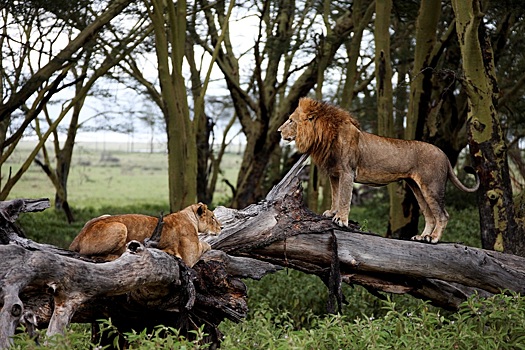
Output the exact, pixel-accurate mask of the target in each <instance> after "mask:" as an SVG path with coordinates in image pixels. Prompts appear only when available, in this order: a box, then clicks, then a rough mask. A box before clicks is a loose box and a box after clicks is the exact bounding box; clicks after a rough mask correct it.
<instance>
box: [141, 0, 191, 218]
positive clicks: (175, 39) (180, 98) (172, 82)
mask: <svg viewBox="0 0 525 350" xmlns="http://www.w3.org/2000/svg"><path fill="white" fill-rule="evenodd" d="M146 5H147V6H148V13H149V16H150V18H151V21H152V23H153V31H154V34H155V52H156V54H157V63H158V73H159V81H160V87H161V96H162V106H161V109H162V112H163V114H164V118H165V121H166V130H167V134H168V167H169V174H168V176H169V201H170V210H171V211H172V212H173V211H178V210H180V209H182V208H184V207H186V206H188V205H190V204H191V203H194V202H195V200H196V198H197V187H196V181H195V179H196V178H197V148H196V144H195V141H194V140H195V130H194V127H193V124H192V122H191V120H190V111H189V107H188V97H187V93H186V84H185V80H184V76H183V72H182V64H183V59H184V53H185V44H186V1H177V2H176V3H175V2H172V1H162V0H151V1H150V2H146Z"/></svg>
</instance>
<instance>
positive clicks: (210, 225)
mask: <svg viewBox="0 0 525 350" xmlns="http://www.w3.org/2000/svg"><path fill="white" fill-rule="evenodd" d="M157 221H158V218H156V217H153V216H147V215H141V214H124V215H103V216H100V217H98V218H95V219H92V220H90V221H88V222H87V223H86V224H85V225H84V227H83V228H82V230H81V231H80V233H79V234H78V236H77V237H76V238H75V239H74V240H73V242H71V245H70V246H69V249H70V250H73V251H76V252H79V253H80V254H83V255H89V256H97V257H100V258H102V259H103V260H106V261H110V260H114V259H116V258H118V257H119V256H120V255H122V253H124V251H125V250H126V244H127V243H128V242H129V241H132V240H137V241H140V242H143V241H144V239H146V238H149V237H150V236H151V235H152V233H153V231H154V229H155V227H156V225H157ZM163 221H164V225H163V226H162V232H161V235H160V241H159V242H158V245H157V246H156V248H158V249H161V250H163V251H165V252H166V253H168V254H171V255H175V256H177V257H179V258H181V259H182V260H183V261H184V263H185V264H186V265H188V266H189V267H192V266H193V265H195V263H196V262H197V261H198V260H199V258H200V257H201V255H202V254H203V253H205V252H207V251H208V250H210V249H211V247H210V245H209V244H208V243H207V242H203V241H200V240H199V233H203V234H212V235H218V234H219V233H220V232H221V224H220V223H219V221H218V220H217V219H216V218H215V215H214V214H213V212H212V211H210V210H209V209H208V207H207V206H206V204H202V203H198V204H193V205H190V206H189V207H186V208H184V209H182V210H181V211H178V212H176V213H172V214H168V215H166V216H164V218H163Z"/></svg>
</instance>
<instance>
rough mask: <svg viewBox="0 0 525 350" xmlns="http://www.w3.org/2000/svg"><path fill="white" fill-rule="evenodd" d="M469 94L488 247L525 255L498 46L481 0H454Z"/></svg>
mask: <svg viewBox="0 0 525 350" xmlns="http://www.w3.org/2000/svg"><path fill="white" fill-rule="evenodd" d="M452 5H453V8H454V13H455V14H456V28H457V34H458V39H459V43H460V47H461V56H462V59H463V70H464V74H465V81H464V85H465V89H466V91H467V95H468V104H469V111H468V136H469V145H470V154H471V155H472V157H473V162H474V167H475V169H476V171H477V173H478V174H479V177H480V180H481V184H480V190H479V191H478V206H479V212H480V220H481V238H482V244H483V247H484V248H485V249H494V250H498V251H505V252H509V253H513V254H519V255H525V242H524V241H525V240H524V239H523V232H520V230H519V227H518V226H517V225H516V221H515V219H514V206H513V202H512V186H511V183H510V176H509V167H508V160H507V146H506V144H505V139H504V135H503V131H502V129H501V125H500V121H499V117H498V114H497V112H496V108H495V104H496V101H497V97H498V85H497V79H496V74H495V70H494V60H493V52H492V48H491V45H490V41H489V38H488V36H487V34H486V31H485V27H484V25H483V13H482V9H481V5H482V4H481V1H478V0H474V1H469V2H463V1H457V0H454V1H452Z"/></svg>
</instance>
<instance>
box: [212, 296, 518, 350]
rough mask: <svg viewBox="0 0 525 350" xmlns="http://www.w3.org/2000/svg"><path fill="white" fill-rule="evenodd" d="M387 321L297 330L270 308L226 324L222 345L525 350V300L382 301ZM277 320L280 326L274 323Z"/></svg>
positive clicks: (341, 320) (315, 320) (327, 321)
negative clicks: (456, 306)
mask: <svg viewBox="0 0 525 350" xmlns="http://www.w3.org/2000/svg"><path fill="white" fill-rule="evenodd" d="M382 310H383V311H384V312H385V314H384V316H383V317H373V316H367V315H366V314H365V313H363V314H362V315H361V316H359V317H356V318H350V317H348V316H346V315H328V316H323V317H321V316H313V317H312V318H311V321H312V325H311V327H310V328H308V329H303V330H296V328H297V327H296V326H295V324H294V321H293V320H292V319H291V318H290V317H289V315H288V313H286V312H281V313H277V312H274V310H271V309H266V310H263V311H258V312H256V313H254V315H253V317H252V318H251V319H250V320H247V321H246V322H245V323H243V324H241V325H235V324H232V323H224V324H223V325H222V326H221V328H222V330H223V332H224V333H225V334H226V336H225V339H224V343H223V347H224V348H225V349H231V350H241V349H424V348H431V349H487V350H488V349H525V326H524V324H523V319H524V317H525V299H524V298H523V297H520V296H518V295H516V294H510V295H503V294H502V295H496V296H494V297H492V298H489V299H482V298H478V297H477V296H473V297H471V298H470V299H469V300H468V301H466V302H465V303H463V305H462V307H461V310H460V311H459V312H457V313H451V314H448V315H447V314H443V313H441V312H440V311H439V310H437V309H435V308H432V307H430V306H429V305H428V304H427V303H423V302H420V303H418V304H417V305H416V306H413V307H410V308H406V307H405V305H404V304H398V303H396V302H394V301H392V300H391V299H388V300H386V301H384V302H382ZM275 320H278V321H279V322H275Z"/></svg>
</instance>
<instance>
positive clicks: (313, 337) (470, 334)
mask: <svg viewBox="0 0 525 350" xmlns="http://www.w3.org/2000/svg"><path fill="white" fill-rule="evenodd" d="M79 146H81V147H78V148H77V151H76V153H75V158H74V163H73V165H74V166H73V167H72V172H71V180H70V183H69V196H70V202H71V205H72V207H73V209H74V215H75V217H76V219H77V222H75V223H74V224H72V225H68V224H67V223H66V221H65V217H64V215H63V214H62V213H61V212H57V211H55V210H54V209H48V210H45V211H44V212H41V213H30V214H24V215H22V216H21V218H20V220H19V223H20V225H21V226H22V229H23V230H24V231H25V232H26V234H27V235H28V236H29V237H30V238H32V239H34V240H36V241H38V242H43V243H51V244H54V245H57V246H61V247H67V246H68V245H69V242H70V241H71V240H72V239H73V237H74V236H75V235H76V233H77V232H78V231H79V230H80V228H81V227H82V225H83V223H84V222H85V221H87V220H89V219H90V218H92V217H95V216H98V215H101V214H114V213H122V212H140V213H145V214H151V215H158V213H159V212H160V211H166V210H167V207H168V200H167V198H166V193H167V186H168V185H167V160H166V155H165V154H163V153H153V154H149V153H138V152H134V153H131V152H127V150H126V149H125V148H124V149H122V148H118V147H116V146H115V147H113V148H110V147H107V148H106V149H104V150H101V149H100V148H96V147H93V145H79ZM21 154H22V153H21ZM112 158H115V159H118V161H117V160H115V159H112ZM20 161H21V160H20V159H18V160H16V159H15V160H13V161H12V162H11V163H8V164H4V165H3V167H9V166H12V167H13V170H16V168H15V167H16V166H17V162H20ZM239 161H240V157H239V156H238V155H237V154H234V153H230V154H228V155H226V158H225V163H224V169H225V171H224V174H223V176H226V177H227V178H229V179H230V181H232V180H234V179H235V177H236V169H237V168H238V165H239ZM2 171H3V172H4V173H5V171H6V168H3V169H2ZM229 195H230V194H229V193H228V189H227V188H222V189H221V190H220V191H219V192H218V193H217V196H216V197H215V201H216V202H220V201H223V200H225V198H228V196H229ZM455 195H457V194H455V193H452V194H451V201H450V202H449V203H464V200H463V199H461V198H455V197H454V196H455ZM21 197H29V198H39V197H49V198H53V197H54V189H53V187H52V185H51V183H50V182H49V180H48V179H47V177H46V176H45V174H44V173H43V172H42V171H41V170H40V169H39V168H38V167H36V166H34V165H33V166H32V167H31V169H30V170H29V172H28V173H27V174H26V176H25V177H24V179H23V181H21V182H20V183H19V184H18V185H17V186H16V187H15V189H14V190H13V192H12V193H11V195H10V198H21ZM449 212H450V215H451V220H450V222H449V225H448V227H447V231H446V232H445V235H444V239H445V240H447V241H455V242H463V243H465V244H467V245H472V246H479V223H478V214H477V211H476V209H475V208H473V207H472V206H468V205H466V206H465V205H461V206H457V207H455V206H450V207H449ZM387 213H388V207H387V203H386V202H385V200H383V199H381V198H380V197H379V198H375V199H373V200H372V201H371V202H368V203H367V204H366V205H364V206H360V207H354V208H353V209H352V215H351V218H352V219H353V220H356V221H358V222H360V223H361V224H362V225H363V226H364V227H366V228H367V229H368V230H370V231H373V232H378V233H382V232H384V231H385V227H386V221H387V216H388V214H387ZM421 221H422V220H421ZM245 282H246V284H247V286H248V293H249V308H250V313H249V316H248V318H247V319H246V321H245V322H243V323H242V324H234V323H232V322H229V321H226V322H223V323H222V324H221V325H220V329H221V331H222V332H223V333H224V334H225V339H224V342H223V344H222V348H224V349H419V348H423V347H425V348H430V349H525V345H524V344H525V328H524V323H523V320H524V319H525V300H524V299H523V298H521V297H519V296H516V295H510V296H497V297H495V298H494V299H491V300H479V299H477V298H472V299H471V300H469V301H468V302H466V303H465V305H464V306H463V307H462V309H461V311H460V312H447V311H444V310H442V309H439V308H435V307H432V306H430V305H428V304H427V303H425V302H423V301H421V300H417V299H415V298H412V297H410V296H406V295H397V296H396V295H384V297H385V298H386V300H380V299H378V298H377V297H375V296H373V295H372V294H370V293H368V292H367V291H366V290H365V289H364V288H362V287H359V286H353V287H352V286H348V285H344V286H343V292H344V295H345V297H346V299H347V304H346V305H345V306H344V307H343V312H342V314H340V315H328V314H326V311H325V310H326V302H327V290H326V287H325V285H324V284H323V283H322V282H321V281H320V279H319V278H317V277H316V276H312V275H306V274H303V273H300V272H297V271H294V270H289V269H285V270H283V271H280V272H278V273H275V274H271V275H268V276H266V277H264V278H263V279H262V280H261V281H252V280H246V281H245ZM89 334H90V329H89V327H88V326H86V325H72V326H71V328H70V329H69V331H68V333H67V334H66V337H65V338H58V339H55V340H50V341H49V343H48V344H47V345H44V346H41V347H39V349H44V348H45V349H47V348H49V349H85V348H88V347H89V346H90V344H89ZM127 337H128V340H129V341H130V342H132V345H131V348H133V349H156V348H170V349H200V348H205V346H204V347H203V346H201V345H198V344H195V343H192V342H189V341H186V340H185V339H183V338H181V337H180V336H178V335H177V334H176V330H173V336H172V337H169V339H166V338H163V337H159V336H157V335H155V333H152V334H149V335H146V334H140V332H138V333H135V334H128V335H127ZM14 348H15V349H33V348H35V349H36V347H35V345H34V343H33V342H32V340H30V339H28V338H27V337H26V336H25V335H24V334H20V335H19V336H18V339H17V342H16V346H15V347H14Z"/></svg>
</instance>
